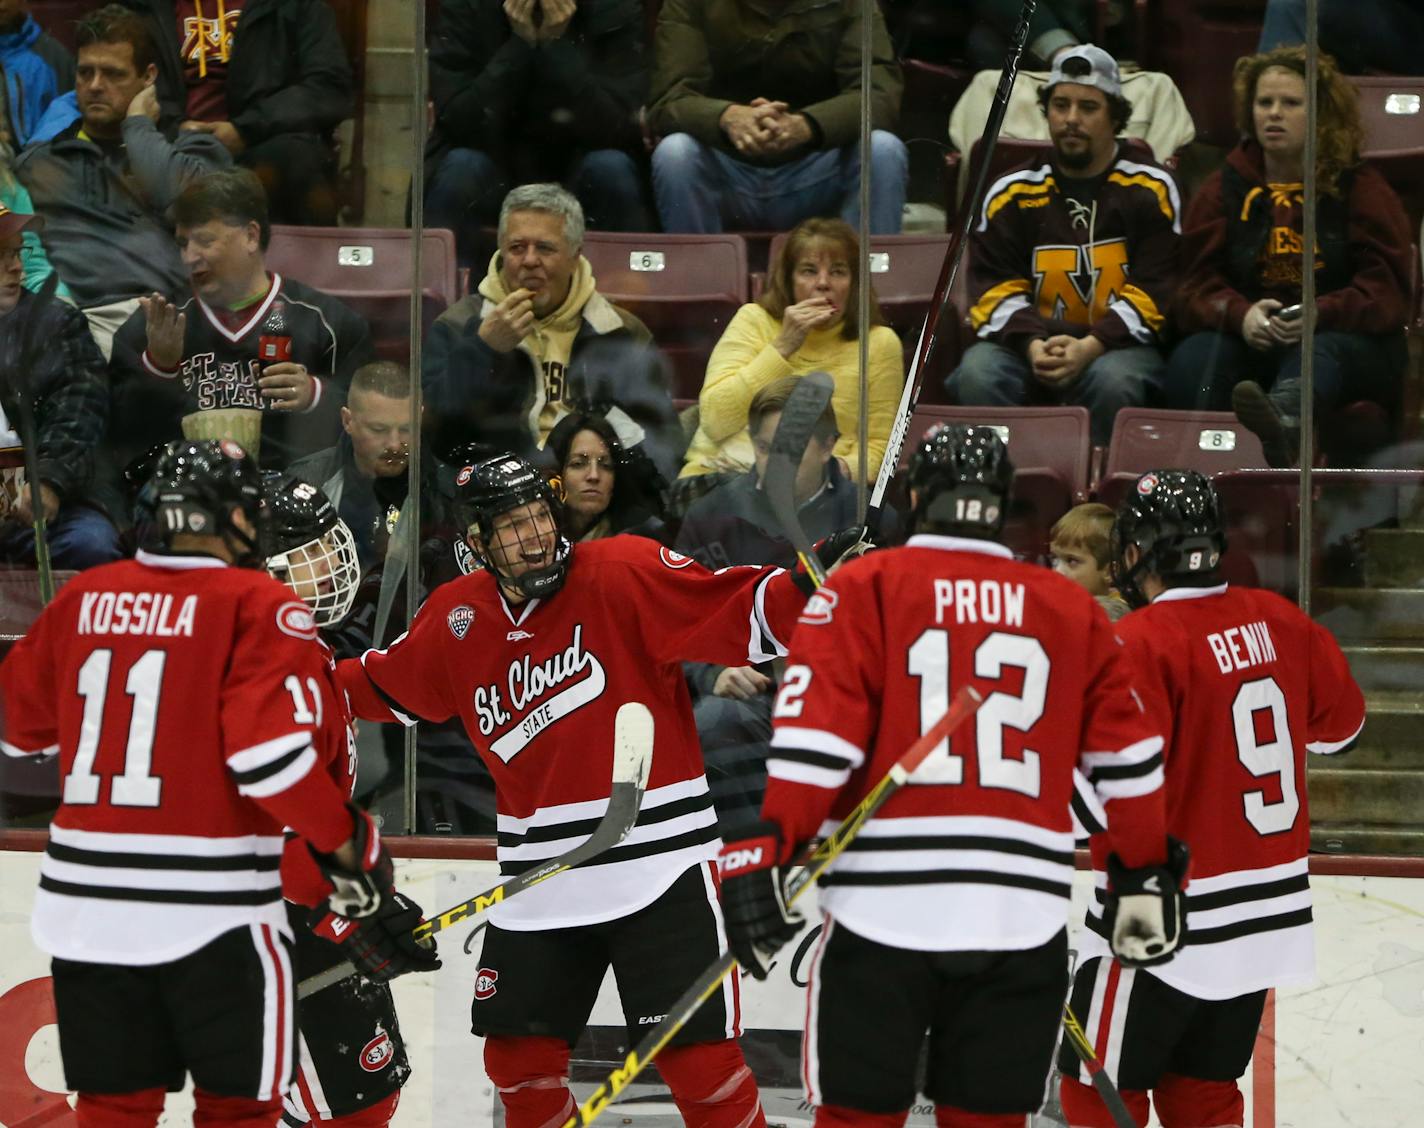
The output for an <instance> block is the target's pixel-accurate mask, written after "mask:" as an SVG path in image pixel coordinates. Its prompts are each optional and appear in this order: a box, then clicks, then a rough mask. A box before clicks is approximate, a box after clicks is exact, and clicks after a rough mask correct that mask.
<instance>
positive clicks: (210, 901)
mask: <svg viewBox="0 0 1424 1128" xmlns="http://www.w3.org/2000/svg"><path fill="white" fill-rule="evenodd" d="M40 888H41V889H43V890H45V891H46V892H49V893H55V894H58V895H59V896H62V897H90V898H94V899H96V900H100V901H141V902H145V903H154V902H157V903H162V904H169V905H270V904H272V903H273V902H274V901H280V900H281V899H282V889H281V886H280V885H273V886H272V887H271V888H270V889H132V888H128V887H123V888H120V887H118V886H114V885H83V884H80V883H79V882H74V881H59V880H56V879H55V878H53V877H50V876H48V875H47V874H43V873H42V874H40Z"/></svg>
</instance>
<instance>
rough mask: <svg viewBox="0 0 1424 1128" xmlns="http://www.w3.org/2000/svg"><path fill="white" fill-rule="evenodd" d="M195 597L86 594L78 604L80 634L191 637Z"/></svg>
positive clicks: (125, 593)
mask: <svg viewBox="0 0 1424 1128" xmlns="http://www.w3.org/2000/svg"><path fill="white" fill-rule="evenodd" d="M197 613H198V597H197V596H196V595H185V596H181V597H179V598H176V599H175V598H174V597H173V596H172V595H170V594H169V593H167V592H156V591H138V592H134V591H121V592H113V591H89V592H85V593H84V596H83V598H82V600H81V601H80V604H79V620H78V623H77V633H79V634H81V635H96V634H113V635H156V636H158V637H159V638H176V637H180V636H181V637H183V638H192V637H193V620H194V618H195V617H196V615H197Z"/></svg>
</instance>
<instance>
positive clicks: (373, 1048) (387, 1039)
mask: <svg viewBox="0 0 1424 1128" xmlns="http://www.w3.org/2000/svg"><path fill="white" fill-rule="evenodd" d="M395 1056H396V1048H395V1045H394V1044H393V1043H392V1042H391V1036H390V1035H389V1034H387V1033H386V1032H385V1031H384V1030H382V1029H381V1028H380V1027H379V1026H378V1027H376V1036H375V1037H374V1038H372V1039H371V1040H370V1041H369V1042H367V1043H366V1044H365V1045H364V1046H362V1047H361V1058H360V1061H361V1068H362V1069H364V1070H365V1071H366V1072H367V1073H379V1072H380V1071H381V1070H383V1069H385V1068H386V1066H388V1065H390V1064H391V1059H392V1058H393V1057H395Z"/></svg>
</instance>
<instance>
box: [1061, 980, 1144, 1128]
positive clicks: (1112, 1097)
mask: <svg viewBox="0 0 1424 1128" xmlns="http://www.w3.org/2000/svg"><path fill="white" fill-rule="evenodd" d="M1063 1030H1064V1033H1065V1034H1066V1035H1067V1037H1068V1044H1069V1045H1070V1046H1072V1047H1073V1052H1074V1053H1076V1054H1077V1055H1078V1060H1079V1061H1081V1062H1082V1063H1083V1068H1084V1069H1086V1070H1087V1071H1088V1077H1089V1079H1090V1080H1091V1081H1092V1082H1093V1088H1094V1089H1096V1090H1097V1091H1098V1096H1100V1097H1102V1099H1103V1104H1105V1105H1107V1106H1108V1115H1109V1116H1111V1117H1112V1118H1113V1123H1114V1124H1116V1125H1117V1128H1137V1121H1136V1120H1134V1119H1133V1116H1132V1113H1130V1112H1128V1111H1127V1105H1126V1104H1125V1103H1124V1101H1123V1099H1122V1094H1121V1093H1119V1092H1118V1091H1117V1086H1116V1085H1114V1084H1113V1083H1112V1078H1110V1077H1109V1076H1108V1071H1107V1070H1106V1069H1104V1068H1103V1063H1102V1062H1100V1061H1099V1060H1098V1055H1097V1054H1095V1053H1094V1052H1093V1044H1092V1043H1091V1042H1089V1041H1088V1036H1087V1035H1086V1034H1084V1033H1083V1025H1082V1023H1080V1022H1079V1021H1078V1016H1077V1015H1076V1014H1074V1013H1073V1008H1072V1007H1071V1006H1069V1005H1068V1004H1067V1003H1064V1004H1063Z"/></svg>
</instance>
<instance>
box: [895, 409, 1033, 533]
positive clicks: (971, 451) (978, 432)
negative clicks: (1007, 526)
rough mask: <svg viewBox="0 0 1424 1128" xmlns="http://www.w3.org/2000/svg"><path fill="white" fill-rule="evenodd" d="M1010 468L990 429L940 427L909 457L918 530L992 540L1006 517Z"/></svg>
mask: <svg viewBox="0 0 1424 1128" xmlns="http://www.w3.org/2000/svg"><path fill="white" fill-rule="evenodd" d="M1013 480H1014V464H1013V463H1012V462H1011V461H1010V460H1009V450H1008V448H1007V447H1006V446H1005V445H1004V440H1003V439H1001V438H999V434H998V432H997V431H995V430H994V429H993V428H992V427H970V426H967V425H966V424H963V423H941V424H938V425H936V426H934V427H931V428H930V429H929V431H928V432H926V433H925V437H924V438H923V439H921V440H920V445H919V446H917V447H916V448H915V452H914V453H913V454H912V455H910V475H909V487H910V489H912V490H914V491H915V507H914V527H915V529H916V531H918V532H940V533H949V534H951V535H953V536H967V537H980V538H984V539H989V540H997V539H998V537H999V534H1000V533H1001V532H1002V531H1003V528H1004V520H1005V518H1006V517H1007V516H1008V510H1009V494H1010V489H1011V487H1012V485H1013Z"/></svg>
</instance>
